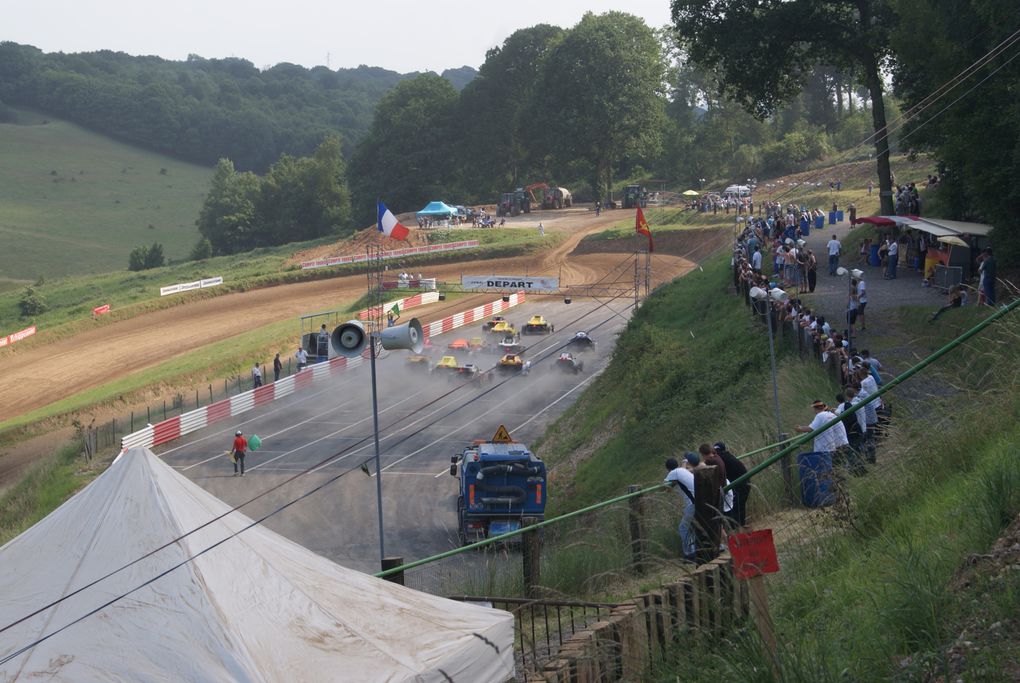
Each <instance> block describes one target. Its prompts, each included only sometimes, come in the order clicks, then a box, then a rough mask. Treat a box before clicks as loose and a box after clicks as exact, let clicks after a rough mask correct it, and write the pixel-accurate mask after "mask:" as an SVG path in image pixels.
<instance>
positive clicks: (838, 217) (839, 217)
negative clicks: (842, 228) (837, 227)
mask: <svg viewBox="0 0 1020 683" xmlns="http://www.w3.org/2000/svg"><path fill="white" fill-rule="evenodd" d="M836 222H837V223H842V222H843V212H842V211H837V212H836Z"/></svg>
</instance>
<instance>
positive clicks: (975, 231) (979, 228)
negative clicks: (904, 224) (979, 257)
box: [921, 218, 992, 237]
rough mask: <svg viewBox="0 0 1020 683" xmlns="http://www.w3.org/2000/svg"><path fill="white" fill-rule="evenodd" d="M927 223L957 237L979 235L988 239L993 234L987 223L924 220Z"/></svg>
mask: <svg viewBox="0 0 1020 683" xmlns="http://www.w3.org/2000/svg"><path fill="white" fill-rule="evenodd" d="M921 220H922V221H924V222H925V223H930V224H932V225H935V226H938V227H940V228H945V229H947V230H951V231H952V233H951V234H957V235H978V236H980V237H987V236H988V235H989V234H990V233H991V232H992V226H990V225H987V224H985V223H969V222H967V221H951V220H947V219H945V218H922V219H921Z"/></svg>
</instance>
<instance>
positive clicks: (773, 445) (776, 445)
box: [736, 436, 797, 460]
mask: <svg viewBox="0 0 1020 683" xmlns="http://www.w3.org/2000/svg"><path fill="white" fill-rule="evenodd" d="M796 438H797V437H795V436H791V437H790V438H789V439H783V440H782V441H777V442H775V443H770V444H769V445H768V446H762V447H761V448H756V449H754V450H753V451H748V452H747V453H744V454H743V455H738V456H736V458H737V460H743V459H744V458H750V457H751V456H752V455H757V454H758V453H761V452H762V451H770V450H772V449H773V448H779V447H780V446H782V445H784V444H788V443H790V442H791V441H793V440H794V439H796Z"/></svg>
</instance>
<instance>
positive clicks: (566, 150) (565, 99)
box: [529, 12, 665, 197]
mask: <svg viewBox="0 0 1020 683" xmlns="http://www.w3.org/2000/svg"><path fill="white" fill-rule="evenodd" d="M663 72H664V66H663V62H662V56H661V53H660V50H659V42H658V41H657V40H656V38H655V35H654V34H653V32H652V30H651V29H650V28H648V26H647V25H645V23H644V22H643V21H642V20H641V19H639V18H637V17H635V16H633V15H631V14H625V13H622V12H608V13H606V14H601V15H597V16H596V15H595V14H592V13H591V12H588V13H586V14H585V15H584V16H583V17H582V18H581V21H580V22H579V23H578V24H577V26H575V27H574V28H572V29H571V30H570V31H568V32H567V33H566V35H565V36H564V37H563V40H562V41H559V42H558V43H556V44H555V45H554V46H553V47H552V48H551V50H550V51H549V56H548V57H547V58H546V59H545V60H543V62H542V68H541V71H540V72H539V74H538V86H537V88H536V93H538V95H537V96H536V97H535V98H533V99H532V102H531V107H530V117H529V118H530V120H531V121H532V134H533V135H534V137H535V141H536V143H541V144H542V145H543V146H544V151H545V152H546V153H548V154H549V155H550V156H551V157H552V158H553V159H554V160H555V161H556V162H558V163H559V164H561V165H563V166H566V165H567V164H569V163H570V162H571V161H572V160H574V159H581V160H583V161H585V162H586V163H587V166H588V173H589V176H590V183H591V186H592V189H593V191H594V192H595V196H596V197H602V196H605V195H606V194H607V193H608V191H609V189H610V188H611V187H612V181H613V174H614V170H615V168H616V166H617V164H618V163H619V162H620V161H622V160H625V159H629V158H649V159H651V158H654V157H655V156H656V155H657V154H658V152H659V149H660V147H661V144H662V127H663V124H664V122H665V117H664V111H663V99H662V92H663Z"/></svg>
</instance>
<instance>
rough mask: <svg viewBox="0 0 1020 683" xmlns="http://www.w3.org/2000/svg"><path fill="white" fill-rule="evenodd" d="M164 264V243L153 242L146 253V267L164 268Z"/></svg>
mask: <svg viewBox="0 0 1020 683" xmlns="http://www.w3.org/2000/svg"><path fill="white" fill-rule="evenodd" d="M164 265H166V257H165V256H164V255H163V245H162V244H160V243H159V242H153V243H152V246H151V247H149V251H148V252H147V253H146V254H145V269H146V270H148V269H149V268H162V267H163V266H164Z"/></svg>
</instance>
